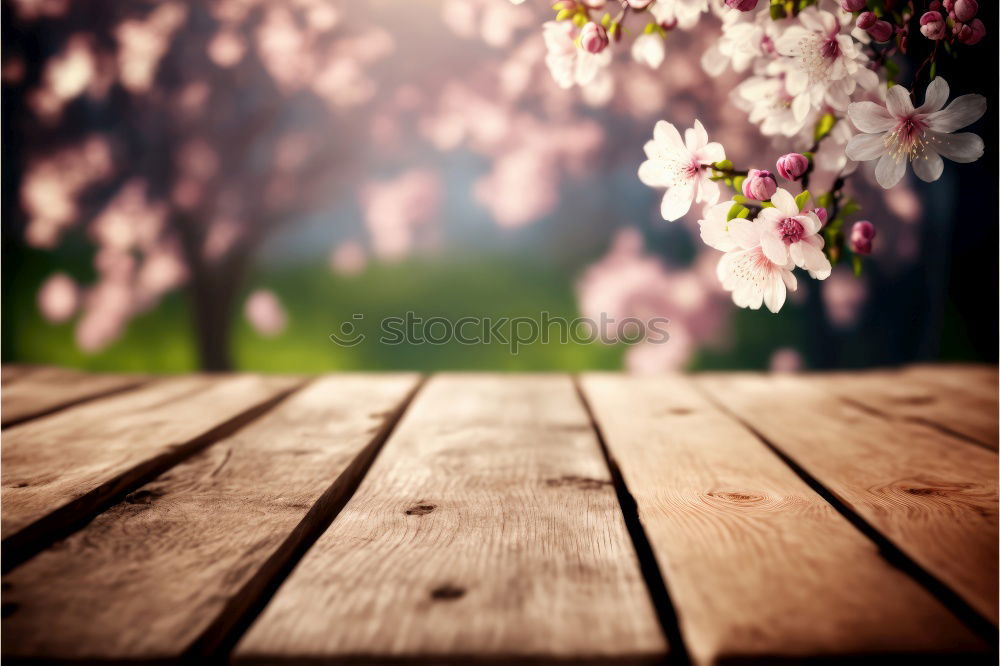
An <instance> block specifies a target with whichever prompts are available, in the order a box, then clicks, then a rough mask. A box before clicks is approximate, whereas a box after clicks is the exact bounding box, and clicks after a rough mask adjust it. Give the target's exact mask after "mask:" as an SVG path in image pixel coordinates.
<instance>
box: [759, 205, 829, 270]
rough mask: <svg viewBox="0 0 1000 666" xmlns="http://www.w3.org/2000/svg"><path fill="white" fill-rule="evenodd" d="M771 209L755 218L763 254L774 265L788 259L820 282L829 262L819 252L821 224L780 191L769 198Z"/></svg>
mask: <svg viewBox="0 0 1000 666" xmlns="http://www.w3.org/2000/svg"><path fill="white" fill-rule="evenodd" d="M771 203H773V204H774V206H773V207H772V208H765V209H764V210H762V211H761V212H760V214H759V215H758V216H757V220H756V221H755V222H754V224H755V225H758V226H760V227H761V233H760V243H761V247H762V248H763V250H764V254H765V255H766V256H767V258H768V259H770V260H771V261H773V262H774V263H776V264H779V265H783V264H785V263H787V262H788V261H789V260H790V261H792V262H793V263H794V264H795V265H796V266H798V267H799V268H804V269H806V270H807V271H809V274H810V275H811V276H812V277H814V278H816V279H818V280H824V279H826V278H827V277H829V275H830V270H831V267H830V261H829V259H827V258H826V255H825V254H824V253H823V245H824V241H823V236H822V235H821V234H820V233H819V230H820V229H821V228H822V226H823V225H822V223H821V222H820V221H819V218H818V217H817V216H816V214H815V213H811V212H808V211H800V210H799V206H798V204H797V203H796V202H795V198H794V197H793V196H792V195H791V194H790V193H789V192H788V191H787V190H784V189H781V188H778V190H777V191H776V192H775V193H774V196H772V197H771Z"/></svg>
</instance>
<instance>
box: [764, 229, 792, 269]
mask: <svg viewBox="0 0 1000 666" xmlns="http://www.w3.org/2000/svg"><path fill="white" fill-rule="evenodd" d="M760 249H761V250H763V251H764V256H765V257H767V258H768V259H770V260H771V261H772V262H774V263H776V264H778V265H779V266H784V265H785V264H787V263H788V246H787V245H785V243H784V241H782V240H781V239H780V238H778V236H777V234H775V233H774V231H772V230H769V229H765V230H764V231H763V232H762V233H761V234H760Z"/></svg>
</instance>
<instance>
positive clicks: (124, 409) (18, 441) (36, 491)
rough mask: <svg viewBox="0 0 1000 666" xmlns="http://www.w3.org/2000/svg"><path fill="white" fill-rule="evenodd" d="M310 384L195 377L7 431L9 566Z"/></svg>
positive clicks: (5, 505)
mask: <svg viewBox="0 0 1000 666" xmlns="http://www.w3.org/2000/svg"><path fill="white" fill-rule="evenodd" d="M300 383H301V380H300V379H295V378H290V377H274V376H260V375H240V376H232V377H209V376H191V377H183V378H175V379H166V380H163V381H160V382H157V383H155V384H152V385H150V386H147V387H144V388H140V389H137V390H135V391H130V392H128V393H124V394H121V395H115V396H111V397H109V398H105V399H102V400H98V401H96V402H91V403H87V404H84V405H80V406H77V407H72V408H69V409H66V410H63V411H61V412H58V413H56V414H53V415H51V416H48V417H45V418H41V419H38V420H35V421H31V422H29V423H25V424H23V425H21V426H17V427H15V428H12V429H10V430H9V431H7V432H6V433H5V434H4V437H3V458H2V461H3V474H2V479H3V535H4V537H3V560H4V562H3V566H4V570H7V569H9V568H10V567H12V566H14V565H16V564H17V563H19V562H21V561H23V559H25V558H26V557H28V556H30V555H31V554H33V553H34V552H35V551H36V550H37V548H38V547H40V546H42V545H44V544H45V543H47V542H48V541H50V540H51V538H52V537H53V536H54V535H57V534H59V533H61V532H63V531H65V530H66V529H71V528H72V526H74V525H76V524H78V523H79V522H80V521H82V520H86V519H87V518H89V517H90V516H92V515H93V514H94V513H96V512H97V511H99V510H100V509H101V508H103V507H104V506H106V504H107V503H108V502H109V501H113V500H114V499H115V498H116V497H119V496H120V495H121V494H123V493H124V492H127V491H128V490H130V489H132V488H134V487H135V486H136V485H138V484H141V483H144V482H145V481H147V480H148V479H150V478H152V477H153V476H155V475H156V474H159V473H160V472H162V471H163V470H165V469H167V468H168V467H170V466H171V465H173V464H176V462H177V461H179V460H181V459H183V458H184V457H186V456H187V455H190V454H191V453H193V452H194V451H196V450H197V449H199V448H201V447H202V446H204V445H206V444H208V443H209V442H211V441H214V440H215V439H216V438H218V437H219V436H222V435H224V434H227V433H228V432H229V431H231V430H232V429H234V428H235V427H238V426H239V425H241V424H243V423H245V422H246V421H247V420H248V419H250V418H252V417H253V416H255V415H256V414H257V413H259V411H260V410H262V409H264V408H266V406H267V405H269V404H270V403H272V402H273V401H275V400H277V399H279V398H280V397H281V396H283V395H284V394H286V393H287V392H288V391H290V390H292V389H293V388H294V387H295V386H297V385H299V384H300Z"/></svg>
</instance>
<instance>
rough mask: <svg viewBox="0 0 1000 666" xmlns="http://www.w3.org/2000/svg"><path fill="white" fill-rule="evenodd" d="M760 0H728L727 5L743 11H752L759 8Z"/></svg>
mask: <svg viewBox="0 0 1000 666" xmlns="http://www.w3.org/2000/svg"><path fill="white" fill-rule="evenodd" d="M757 2H758V0H726V6H727V7H730V8H731V9H737V10H739V11H741V12H751V11H753V10H754V9H756V8H757Z"/></svg>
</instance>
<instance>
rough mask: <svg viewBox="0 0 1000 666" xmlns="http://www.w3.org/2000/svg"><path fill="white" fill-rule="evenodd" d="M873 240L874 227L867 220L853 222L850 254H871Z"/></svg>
mask: <svg viewBox="0 0 1000 666" xmlns="http://www.w3.org/2000/svg"><path fill="white" fill-rule="evenodd" d="M873 238H875V225H873V224H872V223H871V222H869V221H868V220H859V221H857V222H855V223H854V226H853V227H851V252H853V253H854V254H871V252H872V239H873Z"/></svg>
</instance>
